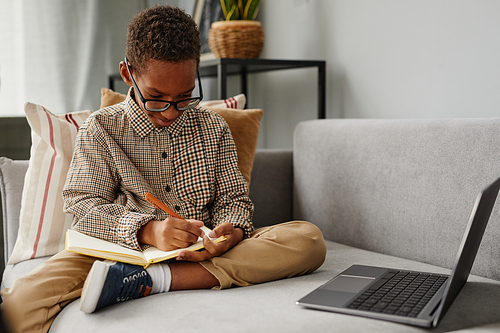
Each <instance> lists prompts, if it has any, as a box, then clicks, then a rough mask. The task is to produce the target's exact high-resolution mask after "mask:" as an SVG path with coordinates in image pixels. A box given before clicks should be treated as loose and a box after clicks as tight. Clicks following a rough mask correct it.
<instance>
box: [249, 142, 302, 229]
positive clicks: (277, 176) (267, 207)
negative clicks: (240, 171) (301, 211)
mask: <svg viewBox="0 0 500 333" xmlns="http://www.w3.org/2000/svg"><path fill="white" fill-rule="evenodd" d="M292 157H293V155H292V150H276V149H257V151H256V153H255V160H254V164H253V169H252V182H251V183H250V198H251V199H252V201H253V203H254V205H255V212H254V215H253V224H254V227H255V229H258V228H261V227H265V226H269V225H273V224H277V223H281V222H286V221H290V220H291V219H292V199H293V198H292V187H293V164H292V163H293V161H292V160H293V158H292Z"/></svg>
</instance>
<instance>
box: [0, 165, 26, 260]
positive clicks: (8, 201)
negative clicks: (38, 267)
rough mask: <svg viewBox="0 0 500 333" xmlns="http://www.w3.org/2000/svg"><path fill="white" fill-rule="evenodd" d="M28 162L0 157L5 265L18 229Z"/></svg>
mask: <svg viewBox="0 0 500 333" xmlns="http://www.w3.org/2000/svg"><path fill="white" fill-rule="evenodd" d="M27 169H28V161H13V160H11V159H9V158H6V157H0V191H1V195H2V221H3V240H4V259H5V261H4V262H5V263H6V262H7V260H8V259H9V257H10V254H11V253H12V249H13V248H14V242H15V240H16V238H17V231H18V229H19V223H18V222H19V211H20V210H21V198H22V191H23V185H24V177H25V176H26V170H27Z"/></svg>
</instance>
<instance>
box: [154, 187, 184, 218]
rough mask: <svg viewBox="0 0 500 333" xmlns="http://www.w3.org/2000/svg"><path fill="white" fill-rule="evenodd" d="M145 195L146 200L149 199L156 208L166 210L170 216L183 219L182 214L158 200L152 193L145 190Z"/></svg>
mask: <svg viewBox="0 0 500 333" xmlns="http://www.w3.org/2000/svg"><path fill="white" fill-rule="evenodd" d="M145 196H146V200H147V201H149V202H150V203H152V204H153V205H154V206H155V207H156V208H158V209H161V210H163V211H164V212H166V213H167V214H168V215H170V216H173V217H177V218H178V219H183V220H184V218H183V217H182V216H180V215H179V214H177V213H176V212H175V211H174V210H173V209H171V208H170V207H168V206H167V205H165V204H164V203H163V202H161V201H160V200H158V199H156V197H155V196H154V195H152V194H151V193H148V192H146V194H145Z"/></svg>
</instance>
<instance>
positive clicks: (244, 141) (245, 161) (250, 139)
mask: <svg viewBox="0 0 500 333" xmlns="http://www.w3.org/2000/svg"><path fill="white" fill-rule="evenodd" d="M210 109H211V110H213V111H215V112H217V113H218V114H220V115H221V116H222V117H223V118H224V120H226V122H227V124H228V125H229V128H230V129H231V133H232V134H233V139H234V143H235V145H236V152H237V154H238V167H239V168H240V171H241V173H242V174H243V177H244V178H245V180H246V181H247V184H248V187H250V181H251V176H252V168H253V160H254V157H255V149H256V148H257V139H258V138H259V128H260V119H261V118H262V113H263V111H262V110H260V109H247V110H236V109H224V108H210Z"/></svg>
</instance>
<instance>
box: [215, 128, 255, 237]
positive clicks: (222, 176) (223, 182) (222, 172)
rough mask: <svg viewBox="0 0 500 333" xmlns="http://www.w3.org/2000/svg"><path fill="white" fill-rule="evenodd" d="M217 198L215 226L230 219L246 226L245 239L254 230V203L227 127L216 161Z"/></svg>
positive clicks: (241, 225)
mask: <svg viewBox="0 0 500 333" xmlns="http://www.w3.org/2000/svg"><path fill="white" fill-rule="evenodd" d="M215 169H216V176H215V184H214V186H215V199H214V203H213V206H212V209H211V215H212V223H213V224H214V227H216V226H218V225H220V224H222V223H224V222H229V223H231V224H232V225H233V226H234V227H238V228H241V229H243V231H244V232H245V238H248V237H249V236H250V233H251V232H252V231H253V224H252V216H253V211H254V205H253V203H252V201H251V200H250V198H249V197H248V195H247V193H248V186H247V183H246V181H245V179H244V178H243V175H242V174H241V172H240V169H239V167H238V156H237V153H236V146H235V144H234V141H233V137H232V135H231V132H230V130H229V127H226V130H225V131H223V134H222V136H221V137H220V141H219V150H218V154H217V161H216V168H215Z"/></svg>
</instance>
